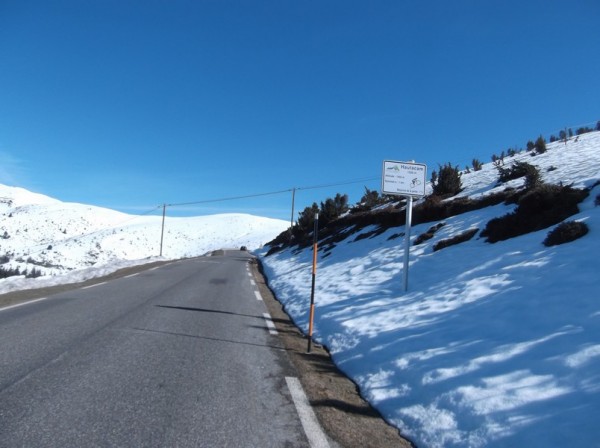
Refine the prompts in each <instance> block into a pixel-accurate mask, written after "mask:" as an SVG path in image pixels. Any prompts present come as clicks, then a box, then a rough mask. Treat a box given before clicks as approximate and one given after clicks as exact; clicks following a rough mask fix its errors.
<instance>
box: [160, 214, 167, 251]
mask: <svg viewBox="0 0 600 448" xmlns="http://www.w3.org/2000/svg"><path fill="white" fill-rule="evenodd" d="M166 215H167V204H163V217H162V229H161V231H160V256H161V257H162V254H163V239H164V236H165V216H166Z"/></svg>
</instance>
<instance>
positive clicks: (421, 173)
mask: <svg viewBox="0 0 600 448" xmlns="http://www.w3.org/2000/svg"><path fill="white" fill-rule="evenodd" d="M426 177H427V166H426V165H424V164H422V163H414V162H396V161H393V160H384V162H383V173H382V175H381V192H382V193H383V194H390V195H394V196H405V197H406V231H405V235H404V291H405V292H406V291H408V264H409V252H410V227H411V224H412V206H413V197H422V196H425V183H426Z"/></svg>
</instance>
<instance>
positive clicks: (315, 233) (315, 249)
mask: <svg viewBox="0 0 600 448" xmlns="http://www.w3.org/2000/svg"><path fill="white" fill-rule="evenodd" d="M318 233H319V212H317V213H315V227H314V231H313V265H312V284H311V287H310V315H309V318H308V350H307V351H308V353H310V350H311V348H312V336H313V321H314V318H315V280H316V277H317V253H318V251H319V247H318V246H319V244H318V241H319V236H318Z"/></svg>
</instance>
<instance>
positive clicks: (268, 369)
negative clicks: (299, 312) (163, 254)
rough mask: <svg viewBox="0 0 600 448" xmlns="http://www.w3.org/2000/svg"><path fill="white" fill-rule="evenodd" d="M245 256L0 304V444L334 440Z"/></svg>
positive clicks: (304, 442)
mask: <svg viewBox="0 0 600 448" xmlns="http://www.w3.org/2000/svg"><path fill="white" fill-rule="evenodd" d="M249 261H250V256H249V255H248V254H246V253H245V252H238V251H228V252H226V253H225V254H224V255H223V256H216V257H202V258H196V259H191V260H185V261H180V262H175V263H171V264H168V265H164V266H160V267H157V268H154V269H153V270H150V271H144V272H141V273H139V274H137V275H134V276H128V277H123V278H120V279H117V280H114V281H111V282H107V283H100V284H97V285H95V286H93V287H87V288H82V289H77V290H72V291H69V292H63V293H60V294H56V295H53V296H49V297H47V298H45V300H39V301H35V302H31V303H28V304H25V305H22V306H17V307H11V308H5V309H3V310H1V311H0V338H1V340H2V346H1V348H0V446H62V447H72V446H78V447H79V446H179V447H187V446H194V447H204V446H206V447H215V446H236V447H243V446H247V447H257V446H260V447H271V446H272V447H281V446H291V447H305V446H306V447H308V446H313V447H315V446H327V445H328V440H327V438H326V436H325V435H324V434H322V433H320V428H319V427H318V425H315V424H314V422H313V423H311V413H312V411H311V409H310V408H309V409H305V408H302V407H301V406H302V403H303V402H306V400H305V399H303V398H302V389H301V387H300V388H298V386H297V382H296V381H295V380H294V377H295V375H294V371H293V369H292V367H291V365H290V364H289V362H288V360H287V357H286V355H285V353H284V351H283V350H282V347H281V346H280V342H279V340H278V337H277V335H276V334H275V333H276V332H275V331H273V327H272V326H271V322H270V316H269V314H268V313H267V310H266V307H265V304H264V303H263V302H262V300H260V294H257V293H256V285H255V284H254V282H253V280H252V279H251V276H250V275H249V274H248V273H249V270H248V265H249ZM298 406H300V407H298ZM302 416H304V417H303V418H304V420H301V417H302ZM305 428H308V429H306V430H305Z"/></svg>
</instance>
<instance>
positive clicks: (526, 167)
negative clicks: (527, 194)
mask: <svg viewBox="0 0 600 448" xmlns="http://www.w3.org/2000/svg"><path fill="white" fill-rule="evenodd" d="M496 168H497V169H498V173H499V177H498V181H499V182H508V181H509V180H513V179H518V178H520V177H525V187H526V188H528V189H529V188H534V187H537V186H538V185H540V184H541V183H542V176H541V175H540V171H539V170H538V169H537V168H536V167H535V166H534V165H531V164H530V163H527V162H515V163H513V164H512V165H511V166H510V167H509V168H504V167H502V166H497V167H496Z"/></svg>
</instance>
